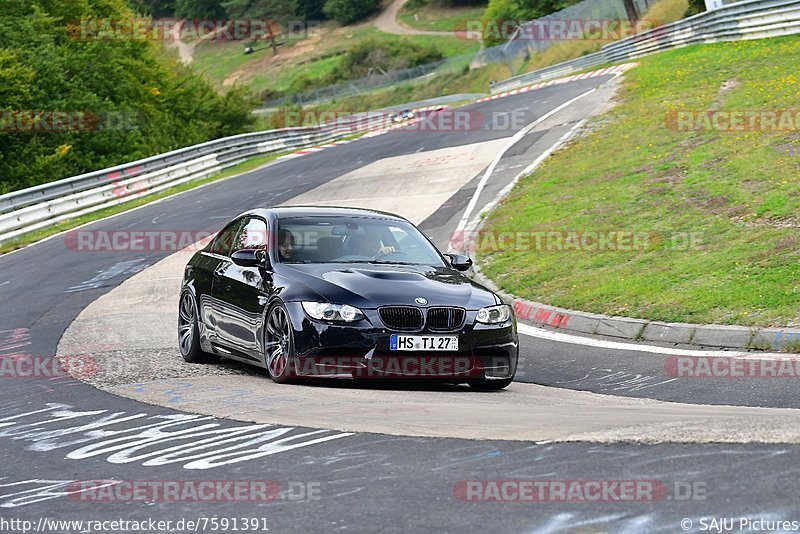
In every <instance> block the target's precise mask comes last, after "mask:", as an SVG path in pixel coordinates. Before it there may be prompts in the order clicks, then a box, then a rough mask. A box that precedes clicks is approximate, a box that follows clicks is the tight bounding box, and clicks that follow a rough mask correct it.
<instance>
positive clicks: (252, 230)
mask: <svg viewBox="0 0 800 534" xmlns="http://www.w3.org/2000/svg"><path fill="white" fill-rule="evenodd" d="M244 249H262V250H266V249H267V223H265V222H264V221H263V220H262V219H258V218H256V217H248V218H246V219H244V220H243V224H242V226H241V229H240V230H239V233H238V234H237V236H236V239H235V240H234V241H233V247H232V248H231V253H233V252H236V251H237V250H244Z"/></svg>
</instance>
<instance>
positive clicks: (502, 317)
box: [475, 304, 511, 324]
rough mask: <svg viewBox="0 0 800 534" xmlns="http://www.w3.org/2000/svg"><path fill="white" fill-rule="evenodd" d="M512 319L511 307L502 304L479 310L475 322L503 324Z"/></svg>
mask: <svg viewBox="0 0 800 534" xmlns="http://www.w3.org/2000/svg"><path fill="white" fill-rule="evenodd" d="M510 318H511V306H509V305H508V304H500V305H499V306H487V307H486V308H481V309H480V310H478V315H477V316H476V317H475V320H476V321H478V322H479V323H483V324H502V323H505V322H506V321H508V320H509V319H510Z"/></svg>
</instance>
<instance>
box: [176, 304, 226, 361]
mask: <svg viewBox="0 0 800 534" xmlns="http://www.w3.org/2000/svg"><path fill="white" fill-rule="evenodd" d="M197 321H198V319H197V304H196V303H195V300H194V296H193V295H192V294H191V293H190V292H189V291H184V292H183V294H181V300H180V304H179V305H178V348H179V349H180V351H181V356H183V359H184V360H185V361H186V362H188V363H216V362H218V361H219V356H216V355H214V354H209V353H207V352H204V351H203V349H201V348H200V329H199V327H198V326H197Z"/></svg>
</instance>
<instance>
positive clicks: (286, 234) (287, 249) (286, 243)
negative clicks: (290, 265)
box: [278, 228, 294, 260]
mask: <svg viewBox="0 0 800 534" xmlns="http://www.w3.org/2000/svg"><path fill="white" fill-rule="evenodd" d="M278 253H279V254H280V255H281V259H283V260H290V259H292V255H294V234H293V233H292V232H290V231H289V230H286V229H285V228H283V229H281V231H280V232H279V233H278Z"/></svg>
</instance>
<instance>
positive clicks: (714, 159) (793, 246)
mask: <svg viewBox="0 0 800 534" xmlns="http://www.w3.org/2000/svg"><path fill="white" fill-rule="evenodd" d="M640 61H641V65H640V66H639V67H637V68H635V69H633V70H631V71H629V72H628V73H627V74H626V80H625V83H624V89H623V90H622V93H621V95H620V100H621V103H620V104H619V105H618V106H617V107H616V108H615V109H613V110H612V111H611V112H610V113H609V114H608V115H606V116H604V117H602V118H600V119H599V120H597V121H595V123H594V129H593V131H592V133H590V134H589V135H586V136H584V137H581V138H579V139H577V140H575V141H574V142H573V143H572V144H571V145H570V146H569V147H568V148H567V149H564V150H562V151H560V152H558V153H556V154H555V155H553V156H551V158H549V159H548V160H547V161H546V162H545V164H543V165H542V166H541V167H540V168H539V169H538V170H537V171H535V172H534V173H533V174H532V175H530V176H528V177H527V178H524V179H523V180H521V181H520V183H519V184H518V186H517V187H516V188H515V189H514V190H513V191H512V193H511V195H510V196H509V197H508V198H507V199H506V200H505V201H504V202H503V203H502V204H501V205H500V206H499V207H498V209H497V210H496V211H494V212H493V213H492V214H491V215H490V216H489V218H488V222H487V227H486V231H487V232H492V233H498V232H536V231H554V232H590V231H596V232H609V231H636V232H645V233H648V234H649V236H650V241H649V245H648V246H647V247H646V248H644V249H643V250H629V251H619V250H617V251H612V250H606V251H596V250H595V251H591V250H587V249H583V250H575V249H574V248H572V249H571V250H562V251H558V250H543V249H542V248H539V249H538V250H537V249H536V247H533V249H532V248H528V249H524V248H523V247H517V248H518V250H512V249H510V248H509V249H508V250H505V251H499V250H498V248H497V247H494V248H493V247H491V246H489V247H486V248H484V250H483V252H482V253H480V254H479V255H480V260H481V262H483V264H484V265H485V271H486V273H487V274H488V275H489V276H490V277H491V278H493V279H494V280H495V281H496V282H497V283H498V284H499V285H500V286H501V287H502V288H503V289H505V290H507V291H510V292H511V293H514V294H517V295H520V296H523V297H526V298H528V299H532V300H538V301H543V302H547V303H549V304H553V305H556V306H563V307H566V308H573V309H581V310H586V311H591V312H599V313H607V314H618V315H626V316H631V317H642V318H648V319H656V320H667V321H686V322H704V323H724V324H744V325H759V326H768V325H790V324H794V325H796V324H798V323H800V319H799V318H798V316H799V315H800V312H799V309H800V237H798V228H800V180H798V178H797V174H798V167H800V131H798V130H800V124H798V122H800V116H798V115H797V111H798V110H800V77H798V76H797V74H796V72H795V66H796V65H797V64H798V61H800V36H792V37H785V38H777V39H764V40H758V41H743V42H736V43H721V44H713V45H703V46H692V47H688V48H683V49H679V50H674V51H670V52H665V53H662V54H658V55H654V56H650V57H646V58H643V59H641V60H640ZM707 111H710V112H712V113H716V115H714V116H716V117H719V120H722V119H724V118H725V117H729V115H726V114H727V113H728V112H737V111H740V112H761V111H765V112H768V113H769V112H774V113H777V114H778V115H779V116H780V117H783V119H782V120H783V122H780V120H778V122H776V124H777V125H779V126H778V127H773V126H771V123H770V122H769V120H770V119H768V118H765V119H764V121H763V123H762V122H761V121H760V120H759V121H758V122H757V123H756V125H755V126H753V127H751V126H750V125H749V124H750V123H749V122H746V123H745V124H747V125H746V126H744V127H738V126H737V127H735V128H733V129H725V128H720V126H724V125H725V123H724V122H717V123H716V126H715V124H714V123H711V127H708V124H709V123H704V122H703V121H701V120H700V118H701V117H702V115H701V113H703V114H704V113H706V112H707ZM720 112H721V113H720ZM784 112H786V113H784ZM678 113H682V115H678ZM768 116H769V114H768V115H765V117H768ZM677 117H684V118H685V117H694V119H691V120H683V121H678V120H677ZM787 120H789V122H786V121H787ZM737 124H738V123H737ZM490 235H491V234H490ZM494 235H496V234H494ZM687 235H692V236H693V237H694V238H695V243H694V244H690V245H689V246H686V244H687V243H686V240H685V239H684V237H685V236H687ZM484 244H485V243H484ZM490 245H491V244H490Z"/></svg>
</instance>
